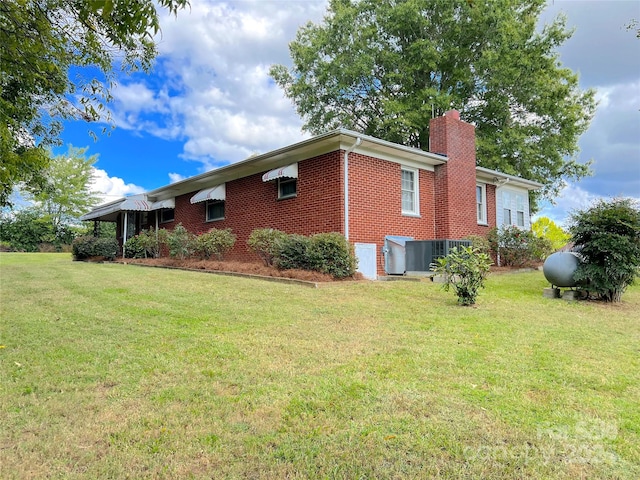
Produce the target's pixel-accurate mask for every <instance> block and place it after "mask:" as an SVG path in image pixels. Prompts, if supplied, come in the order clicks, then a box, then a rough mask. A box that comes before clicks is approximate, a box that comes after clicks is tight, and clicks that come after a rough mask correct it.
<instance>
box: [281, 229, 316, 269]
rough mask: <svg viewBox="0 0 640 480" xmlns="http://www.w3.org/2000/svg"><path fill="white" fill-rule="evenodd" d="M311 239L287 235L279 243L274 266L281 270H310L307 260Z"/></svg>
mask: <svg viewBox="0 0 640 480" xmlns="http://www.w3.org/2000/svg"><path fill="white" fill-rule="evenodd" d="M310 245H311V239H310V238H309V237H305V236H304V235H296V234H293V235H288V236H287V237H286V238H284V239H283V240H282V241H281V242H280V250H279V252H278V255H277V258H276V260H275V264H276V266H277V267H278V268H280V269H282V270H289V269H299V270H312V265H311V261H310V259H309V247H310Z"/></svg>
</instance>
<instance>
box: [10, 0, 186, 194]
mask: <svg viewBox="0 0 640 480" xmlns="http://www.w3.org/2000/svg"><path fill="white" fill-rule="evenodd" d="M187 4H188V0H156V1H155V2H154V1H153V0H2V1H1V2H0V206H2V205H7V204H8V202H9V195H10V194H11V191H12V189H13V187H14V186H15V185H17V184H18V183H20V182H24V183H27V184H29V185H31V186H32V187H37V186H38V185H43V182H44V177H43V176H42V170H43V168H44V167H46V165H47V161H48V158H49V157H48V154H47V151H46V148H45V147H46V146H48V145H52V144H56V143H57V142H58V135H59V132H60V129H61V120H63V119H69V118H82V119H84V120H87V121H94V120H97V119H98V118H100V116H101V115H105V114H104V110H105V104H106V103H107V102H108V101H109V100H110V99H111V95H110V91H111V88H112V86H113V84H114V78H115V73H114V68H119V69H121V70H122V71H124V72H130V71H133V70H143V71H147V70H148V69H149V68H150V67H151V62H152V60H153V58H154V57H155V55H156V48H155V43H154V35H155V34H157V33H158V31H159V28H160V26H159V19H158V11H157V9H156V8H157V7H156V5H159V7H160V8H166V9H168V10H169V11H170V12H171V13H174V14H175V13H177V11H178V10H179V9H181V8H184V7H185V6H186V5H187ZM72 66H77V67H80V68H81V69H80V70H78V74H77V75H74V76H73V77H72V78H71V77H70V75H69V68H70V67H72ZM83 67H89V68H83Z"/></svg>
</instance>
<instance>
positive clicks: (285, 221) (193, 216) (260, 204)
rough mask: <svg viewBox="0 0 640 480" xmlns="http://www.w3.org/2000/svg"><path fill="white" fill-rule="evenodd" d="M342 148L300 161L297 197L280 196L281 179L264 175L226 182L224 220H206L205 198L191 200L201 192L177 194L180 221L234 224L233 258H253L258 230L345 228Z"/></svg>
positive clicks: (199, 227) (195, 225)
mask: <svg viewBox="0 0 640 480" xmlns="http://www.w3.org/2000/svg"><path fill="white" fill-rule="evenodd" d="M341 163H342V162H341V155H340V152H331V153H328V154H325V155H320V156H318V157H314V158H311V159H308V160H304V161H302V162H299V163H298V182H297V196H296V197H294V198H287V199H282V200H278V184H277V181H271V182H263V181H262V173H260V174H256V175H251V176H249V177H245V178H240V179H238V180H233V181H230V182H227V184H226V198H227V199H226V201H225V219H224V220H220V221H214V222H206V221H205V218H206V211H205V209H206V202H200V203H196V204H191V203H190V200H191V197H192V196H193V195H195V194H196V193H197V192H195V191H194V192H191V193H188V194H186V195H181V196H179V197H176V209H175V222H173V224H165V225H163V226H164V227H166V228H172V227H173V226H175V225H177V224H178V223H182V225H183V226H184V227H185V228H187V229H188V230H189V231H191V232H194V233H203V232H206V231H208V230H209V229H211V228H219V229H222V228H231V230H232V231H233V233H234V234H235V235H236V236H237V240H236V245H235V247H234V248H233V250H232V251H231V252H230V253H229V254H228V255H227V258H228V259H232V260H242V261H252V260H257V259H258V257H257V256H256V255H255V254H253V253H252V252H249V251H248V250H247V239H248V238H249V234H250V233H251V232H252V231H253V230H254V229H256V228H275V229H278V230H282V231H284V232H287V233H299V234H301V235H313V234H314V233H320V232H342V230H343V224H344V217H343V214H342V205H343V203H344V200H343V198H344V197H343V188H342V170H341Z"/></svg>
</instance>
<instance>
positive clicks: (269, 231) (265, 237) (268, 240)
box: [247, 228, 287, 267]
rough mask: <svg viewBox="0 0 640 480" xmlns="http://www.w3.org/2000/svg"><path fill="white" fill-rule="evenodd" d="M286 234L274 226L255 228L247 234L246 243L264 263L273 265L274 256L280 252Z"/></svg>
mask: <svg viewBox="0 0 640 480" xmlns="http://www.w3.org/2000/svg"><path fill="white" fill-rule="evenodd" d="M286 238H287V234H286V233H284V232H281V231H280V230H276V229H274V228H256V229H255V230H254V231H253V232H251V234H250V235H249V239H248V240H247V245H248V246H249V248H250V249H251V250H252V251H253V252H255V253H256V254H257V255H258V256H259V257H260V259H261V260H262V261H263V262H264V264H265V265H266V266H268V267H270V266H273V265H274V262H275V260H276V257H277V256H278V254H279V253H280V248H281V245H282V242H283V241H284V240H285V239H286Z"/></svg>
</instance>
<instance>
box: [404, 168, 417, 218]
mask: <svg viewBox="0 0 640 480" xmlns="http://www.w3.org/2000/svg"><path fill="white" fill-rule="evenodd" d="M402 172H411V173H412V174H413V210H404V209H402ZM419 179H420V175H419V170H418V169H417V168H411V167H407V166H405V165H402V168H401V169H400V208H401V210H402V215H404V216H407V217H419V216H420V180H419Z"/></svg>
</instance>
